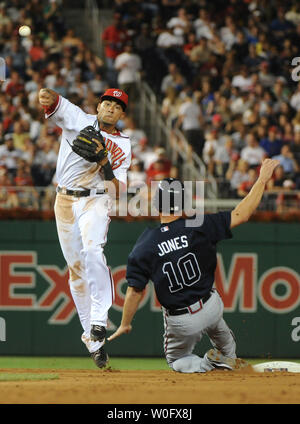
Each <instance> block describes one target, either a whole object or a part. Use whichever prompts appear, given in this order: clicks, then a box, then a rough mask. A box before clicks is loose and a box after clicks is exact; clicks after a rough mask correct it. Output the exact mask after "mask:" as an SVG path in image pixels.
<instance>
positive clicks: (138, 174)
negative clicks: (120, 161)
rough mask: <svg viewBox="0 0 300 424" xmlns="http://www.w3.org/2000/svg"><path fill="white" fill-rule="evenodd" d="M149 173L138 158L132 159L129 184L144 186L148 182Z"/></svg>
mask: <svg viewBox="0 0 300 424" xmlns="http://www.w3.org/2000/svg"><path fill="white" fill-rule="evenodd" d="M146 179H147V174H146V172H145V171H144V169H143V164H142V163H141V162H139V160H138V159H132V161H131V166H130V169H129V171H128V184H129V186H130V187H135V188H138V187H142V186H143V185H144V184H145V183H146Z"/></svg>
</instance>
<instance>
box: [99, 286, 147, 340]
mask: <svg viewBox="0 0 300 424" xmlns="http://www.w3.org/2000/svg"><path fill="white" fill-rule="evenodd" d="M142 297H143V290H137V289H136V288H135V287H127V291H126V296H125V301H124V307H123V313H122V321H121V324H120V326H119V328H118V329H117V330H116V331H115V332H114V333H113V334H112V335H111V336H110V337H108V339H107V340H108V341H111V340H113V339H115V338H117V337H119V336H121V335H122V334H128V333H130V331H131V329H132V326H131V321H132V319H133V317H134V315H135V313H136V311H137V309H138V306H139V304H140V301H141V300H142Z"/></svg>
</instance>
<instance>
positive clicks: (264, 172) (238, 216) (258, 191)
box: [231, 159, 279, 228]
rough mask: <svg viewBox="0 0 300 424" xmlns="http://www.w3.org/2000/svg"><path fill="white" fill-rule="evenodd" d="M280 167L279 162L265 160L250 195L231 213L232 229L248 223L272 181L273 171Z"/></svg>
mask: <svg viewBox="0 0 300 424" xmlns="http://www.w3.org/2000/svg"><path fill="white" fill-rule="evenodd" d="M278 165H279V161H278V160H274V159H265V160H264V161H263V163H262V166H261V168H260V173H259V177H258V179H257V181H256V183H255V184H254V186H253V187H252V189H251V191H250V193H248V194H247V196H246V197H245V198H244V199H243V200H242V201H241V202H240V203H239V204H238V205H237V206H236V207H235V209H234V210H233V211H232V212H231V228H233V227H236V226H237V225H240V224H243V223H244V222H247V221H248V219H249V218H250V216H251V215H252V214H253V212H254V211H255V210H256V208H257V206H258V205H259V203H260V201H261V198H262V196H263V194H264V190H265V186H266V184H267V182H268V181H269V180H270V179H271V177H272V174H273V171H274V169H275V168H276V166H278Z"/></svg>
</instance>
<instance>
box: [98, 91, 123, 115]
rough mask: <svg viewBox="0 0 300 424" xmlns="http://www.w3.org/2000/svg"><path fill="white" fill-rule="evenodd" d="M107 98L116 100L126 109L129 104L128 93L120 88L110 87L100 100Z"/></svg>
mask: <svg viewBox="0 0 300 424" xmlns="http://www.w3.org/2000/svg"><path fill="white" fill-rule="evenodd" d="M105 99H111V100H115V101H116V102H118V103H120V105H121V106H122V107H123V109H124V110H125V109H126V107H127V105H128V95H127V94H126V93H125V91H123V90H121V89H120V88H108V89H107V90H106V91H105V92H104V93H103V94H102V96H101V97H100V102H102V101H103V100H105Z"/></svg>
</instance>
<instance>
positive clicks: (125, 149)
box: [45, 96, 131, 190]
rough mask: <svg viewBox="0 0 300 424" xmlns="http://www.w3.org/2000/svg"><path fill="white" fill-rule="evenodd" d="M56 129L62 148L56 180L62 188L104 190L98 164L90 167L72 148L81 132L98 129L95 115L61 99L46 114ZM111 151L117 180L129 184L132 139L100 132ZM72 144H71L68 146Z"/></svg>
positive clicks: (111, 161) (111, 159)
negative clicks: (90, 128)
mask: <svg viewBox="0 0 300 424" xmlns="http://www.w3.org/2000/svg"><path fill="white" fill-rule="evenodd" d="M45 116H46V118H49V119H50V120H51V121H53V122H54V123H55V124H56V125H57V126H59V127H60V128H61V129H62V137H61V144H60V149H59V154H58V160H57V166H56V179H57V183H58V185H59V186H60V187H65V188H67V189H69V190H83V189H93V188H98V189H103V188H104V184H103V181H104V179H103V176H102V173H101V166H100V165H99V164H98V163H90V162H88V161H86V160H84V159H82V158H81V157H80V156H78V155H77V154H76V153H74V152H73V150H72V148H71V146H70V144H71V145H72V144H73V140H75V138H76V136H77V134H78V133H79V131H81V130H82V129H83V128H85V127H87V126H88V125H92V126H95V127H96V129H99V125H98V120H97V116H96V115H90V114H87V113H85V112H83V110H81V109H80V108H79V107H78V106H76V105H74V104H72V103H71V102H69V101H68V100H67V99H65V98H64V97H62V96H60V97H59V102H58V104H57V107H56V109H55V110H54V112H52V113H51V114H48V115H47V114H46V115H45ZM101 134H102V136H103V138H104V140H105V145H106V148H107V150H108V160H109V161H110V163H111V166H112V169H113V172H114V174H115V177H116V178H117V179H118V180H119V181H121V182H122V183H125V184H126V181H127V169H128V168H129V166H130V161H131V145H130V139H129V137H127V136H126V135H125V134H122V133H121V132H117V133H116V134H109V133H107V132H106V131H101ZM69 143H70V144H69Z"/></svg>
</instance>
